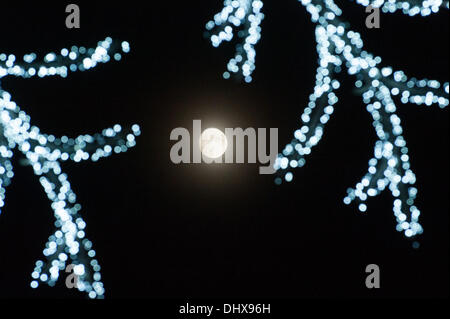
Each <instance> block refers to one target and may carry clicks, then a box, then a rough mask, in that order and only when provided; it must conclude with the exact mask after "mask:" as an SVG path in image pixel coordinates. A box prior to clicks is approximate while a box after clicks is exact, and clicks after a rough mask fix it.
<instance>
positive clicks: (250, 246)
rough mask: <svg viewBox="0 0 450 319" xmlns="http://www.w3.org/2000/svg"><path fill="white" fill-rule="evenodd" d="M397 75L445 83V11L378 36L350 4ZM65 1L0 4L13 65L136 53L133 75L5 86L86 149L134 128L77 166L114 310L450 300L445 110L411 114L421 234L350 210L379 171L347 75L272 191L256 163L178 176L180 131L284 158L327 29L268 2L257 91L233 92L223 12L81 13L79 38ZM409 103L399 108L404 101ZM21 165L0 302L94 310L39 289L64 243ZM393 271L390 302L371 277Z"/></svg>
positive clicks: (72, 168) (407, 116)
mask: <svg viewBox="0 0 450 319" xmlns="http://www.w3.org/2000/svg"><path fill="white" fill-rule="evenodd" d="M338 2H339V4H340V5H341V7H342V8H343V9H344V20H347V21H349V22H350V23H351V25H352V28H353V29H354V30H356V31H359V32H360V33H361V35H362V38H363V40H364V42H365V45H366V48H367V50H368V51H370V52H373V53H374V54H376V55H379V56H381V57H382V58H383V62H384V65H392V66H393V67H394V68H395V69H401V70H404V71H405V72H406V73H407V74H409V75H412V76H416V77H417V78H419V79H421V78H430V79H437V80H440V81H442V82H445V81H448V79H449V65H448V56H449V43H448V33H449V32H448V31H449V22H448V12H447V11H445V10H443V12H441V13H439V14H437V15H432V16H430V17H427V18H418V17H415V18H411V17H407V16H404V15H402V14H389V15H388V14H383V15H382V17H381V28H380V29H378V30H375V29H371V30H368V29H367V28H366V27H365V25H364V22H365V18H366V14H365V12H364V8H363V7H362V6H359V5H357V4H355V3H353V2H351V1H338ZM67 4H69V3H64V2H60V3H59V4H57V5H56V4H48V3H41V2H39V3H37V2H33V3H29V2H23V3H22V4H12V3H8V4H6V3H2V8H1V9H0V10H1V13H0V14H1V18H0V30H2V32H1V38H2V39H1V42H0V53H3V52H4V53H8V54H9V53H14V54H15V55H16V56H23V54H25V53H30V52H36V53H38V54H40V56H42V55H43V54H46V53H48V52H50V51H56V50H60V49H61V48H63V47H70V46H72V45H80V46H81V45H83V46H86V47H92V46H95V45H96V43H97V41H99V40H103V39H104V38H105V37H107V36H111V37H112V38H114V39H118V40H126V41H128V42H130V44H131V53H130V54H129V55H126V56H125V57H124V59H123V60H122V61H120V62H111V63H108V64H104V65H100V66H98V67H97V68H95V69H94V70H92V71H87V72H78V73H72V74H70V76H69V77H68V78H66V79H62V78H59V77H55V78H51V77H49V78H45V79H19V78H7V79H4V80H3V81H2V82H1V85H2V87H3V88H4V89H5V90H6V91H8V92H10V93H11V94H12V98H13V99H14V100H15V101H16V102H17V104H18V105H19V106H20V107H21V108H22V109H23V110H24V111H26V112H27V113H28V114H29V115H30V116H31V120H32V124H34V125H37V126H39V127H40V128H41V131H42V132H45V133H48V134H54V135H56V136H62V135H68V136H72V137H76V136H78V135H80V134H85V133H90V134H92V133H95V132H99V131H101V130H102V129H103V128H106V127H111V126H112V125H114V124H116V123H120V124H121V125H123V126H129V125H132V124H134V123H138V124H139V125H140V126H141V129H142V135H141V136H140V137H139V139H138V144H137V147H136V148H134V149H131V150H130V151H129V152H127V153H125V154H120V155H116V156H112V157H110V158H107V159H103V160H101V161H99V162H97V163H92V162H83V163H79V164H76V163H71V162H67V163H64V164H63V170H64V171H65V172H66V173H67V174H68V176H69V180H70V182H71V185H72V188H73V190H74V191H75V193H76V194H77V196H78V202H79V203H80V204H81V205H82V207H83V210H82V216H83V217H84V219H85V221H86V222H87V225H88V226H87V237H88V238H89V239H90V240H92V241H93V243H94V248H95V250H96V251H97V258H98V260H99V262H100V264H101V266H102V275H103V278H102V279H103V282H104V284H105V288H106V297H107V298H124V297H125V298H128V297H140V298H141V297H143V298H155V297H164V298H166V297H167V298H188V297H189V298H196V297H197V298H204V297H206V298H208V297H223V298H228V297H254V298H278V297H289V298H304V297H321V298H322V297H326V298H335V297H445V296H448V293H449V285H448V284H449V270H448V269H449V220H448V212H449V207H448V205H449V201H448V194H449V188H448V187H449V182H448V181H449V171H448V157H449V152H448V150H449V145H448V110H441V109H439V108H438V107H437V106H435V105H433V106H432V107H425V106H417V105H411V104H406V105H403V104H401V103H398V106H399V107H398V114H399V116H400V117H401V118H402V124H403V128H404V137H405V139H406V141H407V143H408V148H409V151H410V153H409V155H410V160H411V165H412V169H413V170H414V171H415V173H416V176H417V188H418V190H419V193H418V196H417V200H416V204H417V206H418V207H419V209H420V210H421V212H422V214H421V223H422V225H423V227H424V234H423V235H421V236H420V237H419V238H417V239H415V240H417V241H418V242H419V243H420V248H419V249H413V248H412V243H413V241H412V240H408V239H406V238H405V237H404V236H403V234H402V233H398V232H397V231H395V226H396V221H395V218H394V216H393V212H392V202H393V199H392V196H391V194H390V192H388V191H385V192H384V193H382V195H381V196H378V197H375V198H372V199H370V200H369V202H368V206H369V208H368V210H367V212H366V213H360V212H359V211H358V209H357V206H356V205H350V206H346V205H344V203H343V201H342V200H343V198H344V197H345V195H346V189H347V188H349V187H353V186H354V185H355V184H356V183H357V182H359V181H360V178H361V177H362V176H363V175H364V174H365V173H366V171H367V162H368V160H369V159H370V158H371V157H372V154H373V146H374V143H375V141H376V134H375V132H374V130H373V127H372V119H371V117H370V114H369V113H368V112H367V111H366V110H365V105H364V104H363V103H362V100H361V98H360V97H359V96H357V95H355V94H354V91H353V82H354V78H351V77H349V76H347V75H346V74H345V73H344V72H343V73H342V74H341V76H340V79H341V83H342V87H341V89H340V90H339V91H338V93H337V94H338V96H339V99H340V100H339V103H338V104H337V105H336V108H335V114H334V116H333V118H332V119H331V120H330V122H329V123H328V125H327V126H326V128H325V134H324V138H323V140H322V141H321V142H320V144H319V145H318V146H317V147H316V148H315V149H314V150H313V152H312V154H311V155H310V156H309V157H308V158H307V164H306V165H305V167H303V168H301V169H297V170H296V171H295V177H294V178H295V179H294V181H295V182H294V183H291V184H283V185H282V186H276V185H275V184H274V176H270V175H259V174H258V166H259V165H257V164H226V165H206V164H196V165H187V164H185V165H175V164H173V163H172V162H171V161H170V158H169V152H170V148H171V147H172V145H173V144H174V142H172V141H170V139H169V136H170V132H171V131H172V129H174V128H176V127H185V128H187V129H189V130H192V120H194V119H201V120H202V125H203V127H204V128H206V127H210V126H214V127H218V128H219V129H224V128H225V127H230V128H234V127H243V128H247V127H254V128H270V127H276V128H279V148H280V149H281V148H282V147H283V146H284V145H285V144H286V143H287V142H289V141H290V140H291V138H292V134H293V132H294V130H295V129H296V128H298V127H299V126H300V123H301V121H300V115H301V114H302V111H303V109H304V107H305V106H306V104H307V101H308V96H309V95H310V94H311V92H312V89H313V86H314V77H315V69H316V62H317V55H316V51H315V45H316V42H315V39H314V24H313V23H311V21H310V20H309V14H307V13H306V12H305V10H304V8H303V7H302V6H301V5H300V4H299V3H298V2H297V1H294V0H284V1H274V0H272V1H265V6H264V9H263V11H264V13H265V14H266V19H265V20H264V21H263V24H262V28H263V31H262V32H263V33H262V41H261V42H260V43H259V44H258V45H257V46H256V49H257V58H256V59H257V61H256V63H257V69H256V71H255V73H254V81H253V82H252V83H251V84H246V83H244V82H243V81H241V80H240V79H230V80H224V79H223V78H222V73H223V72H224V71H225V68H226V63H227V61H228V59H229V58H230V57H231V55H233V54H234V45H233V44H225V46H223V47H221V48H220V49H214V48H213V47H212V46H211V45H210V41H209V40H208V39H206V38H205V37H204V33H203V32H204V26H205V24H206V22H208V21H209V19H211V18H212V16H213V14H215V13H216V12H218V11H219V10H220V9H221V8H222V1H219V0H217V1H211V0H198V1H155V2H153V1H148V2H146V4H144V3H143V2H131V1H126V2H119V3H117V4H113V3H112V2H106V1H103V2H96V4H81V3H80V8H81V29H79V30H69V29H66V27H65V23H64V22H65V19H66V13H65V7H66V5H67ZM397 102H399V101H397ZM21 163H22V161H21V154H20V153H19V152H17V151H16V152H15V157H14V160H13V165H14V172H15V176H14V179H13V181H12V185H10V186H9V187H8V188H7V190H6V200H5V202H6V205H5V207H4V208H3V209H2V214H1V215H0V297H2V298H4V297H27V298H46V297H52V298H54V297H56V298H85V296H84V294H82V293H79V292H77V291H75V290H68V289H66V288H65V286H64V281H63V280H60V282H59V283H58V284H57V286H56V287H55V288H49V287H46V286H42V285H41V286H40V287H39V289H37V290H32V289H31V288H30V285H29V283H30V281H31V276H30V274H31V272H32V271H33V268H34V263H35V261H36V260H38V259H42V258H43V256H42V249H43V248H44V245H45V242H46V241H47V238H48V236H49V235H51V234H52V233H53V232H54V228H53V222H54V218H53V212H52V210H51V207H50V202H49V200H48V199H47V197H46V194H45V192H44V191H43V189H42V187H41V185H40V184H39V180H38V177H36V176H35V175H34V174H33V171H32V168H31V167H29V166H23V165H21ZM372 263H375V264H377V265H379V266H380V269H381V289H378V290H369V289H367V288H366V286H365V278H366V273H365V267H366V265H368V264H372Z"/></svg>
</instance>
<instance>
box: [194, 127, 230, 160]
mask: <svg viewBox="0 0 450 319" xmlns="http://www.w3.org/2000/svg"><path fill="white" fill-rule="evenodd" d="M227 147H228V141H227V137H226V136H225V134H224V133H223V132H222V131H221V130H219V129H216V128H208V129H206V130H204V131H203V133H202V135H201V136H200V151H201V152H202V154H203V155H204V156H206V157H209V158H212V159H215V158H219V157H221V156H222V155H223V154H224V153H225V151H226V150H227Z"/></svg>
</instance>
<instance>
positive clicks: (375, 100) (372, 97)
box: [219, 0, 449, 237]
mask: <svg viewBox="0 0 450 319" xmlns="http://www.w3.org/2000/svg"><path fill="white" fill-rule="evenodd" d="M299 2H301V4H302V5H303V6H304V7H305V9H306V11H307V12H308V13H309V14H310V15H311V20H312V22H313V23H314V24H316V31H315V36H316V42H317V53H318V56H319V60H318V65H319V66H318V68H317V73H316V83H315V87H314V91H313V93H312V94H311V95H310V97H309V103H308V104H307V106H306V108H305V110H304V112H303V114H302V116H301V120H302V123H303V124H302V126H301V127H300V128H299V129H297V130H296V131H295V133H294V139H293V140H292V141H291V143H289V144H287V145H286V147H285V148H284V149H283V151H282V154H280V155H279V156H278V158H277V160H276V162H275V169H276V170H277V172H278V177H277V178H276V180H275V182H276V184H278V185H279V184H281V183H282V182H283V181H286V182H292V181H293V179H294V174H293V172H292V170H293V169H295V168H298V167H302V166H304V165H305V157H306V156H307V155H309V154H310V153H311V151H312V148H313V147H314V146H316V145H317V144H318V143H319V142H320V140H321V138H322V136H323V133H324V127H325V125H326V123H327V122H328V121H329V120H330V118H331V115H332V114H333V113H334V110H335V108H334V107H335V104H336V103H337V102H338V97H337V95H336V94H335V91H336V90H337V89H339V87H340V83H339V81H338V80H337V79H336V78H335V75H336V74H337V73H340V72H341V71H342V70H343V69H345V70H346V71H347V73H348V74H349V75H352V76H355V77H356V81H355V87H356V88H357V89H358V91H359V94H360V95H361V97H362V100H363V102H364V104H365V105H366V109H367V111H368V112H369V113H370V114H371V116H372V118H373V126H374V128H375V131H376V134H377V137H378V140H377V141H376V143H375V148H374V157H373V158H372V159H370V161H369V169H368V172H367V174H366V175H365V176H364V177H363V178H362V180H361V181H360V182H359V183H358V184H357V185H356V187H355V188H350V189H348V191H347V196H346V197H345V198H344V203H345V204H350V203H352V202H356V203H357V205H358V208H359V210H360V211H361V212H365V211H366V210H367V204H366V201H367V199H368V198H370V197H374V196H377V195H378V194H380V193H381V192H382V191H383V190H385V189H386V188H388V189H389V190H390V191H391V193H392V196H393V197H394V206H393V211H394V215H395V218H396V220H397V230H398V231H402V232H403V233H404V234H405V236H406V237H413V236H415V235H418V234H421V233H422V232H423V228H422V226H421V225H420V223H419V216H420V211H419V209H418V208H417V207H416V206H415V205H414V200H415V197H416V195H417V188H416V187H415V186H414V185H415V182H416V177H415V174H414V172H413V171H412V169H411V164H410V162H409V155H408V148H407V146H406V141H405V139H404V137H403V136H402V133H403V128H402V126H401V119H400V117H399V116H398V115H397V112H396V111H397V106H396V104H395V102H394V101H393V97H395V96H398V97H399V99H400V101H401V102H402V103H413V104H417V105H425V106H431V105H433V104H435V105H438V106H439V107H440V108H446V107H447V106H448V104H449V98H448V96H449V84H448V82H447V83H441V82H439V81H436V80H429V79H422V80H418V79H416V78H414V77H408V76H407V75H406V74H405V73H404V72H403V71H400V70H399V71H396V70H394V69H393V68H392V67H389V66H386V67H381V66H380V65H381V61H382V59H381V58H380V57H378V56H374V55H373V54H371V53H369V52H367V51H365V50H364V44H363V41H362V39H361V36H360V34H359V33H358V32H355V31H352V30H350V28H349V26H348V23H344V22H343V21H341V20H340V19H339V16H340V15H341V14H342V10H341V9H340V8H339V7H338V6H337V5H336V4H335V3H334V1H333V0H299ZM357 2H358V3H360V4H362V5H363V6H368V5H373V6H374V7H382V8H383V11H384V12H395V11H397V10H399V9H401V12H402V13H404V14H408V15H410V16H414V15H417V14H421V15H422V16H427V15H429V14H432V13H436V12H438V11H439V9H441V8H447V9H448V4H449V1H441V0H429V1H412V0H410V1H395V0H389V1H384V0H374V1H368V0H357ZM226 5H227V3H226ZM228 23H230V22H228ZM220 25H221V26H222V27H223V23H221V24H220ZM219 44H220V43H219Z"/></svg>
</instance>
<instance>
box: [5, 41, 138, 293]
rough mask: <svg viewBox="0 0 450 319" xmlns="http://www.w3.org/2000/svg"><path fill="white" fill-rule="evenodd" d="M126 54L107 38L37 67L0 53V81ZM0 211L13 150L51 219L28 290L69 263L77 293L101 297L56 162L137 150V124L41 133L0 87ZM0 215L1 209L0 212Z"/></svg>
mask: <svg viewBox="0 0 450 319" xmlns="http://www.w3.org/2000/svg"><path fill="white" fill-rule="evenodd" d="M129 51H130V45H129V44H128V43H127V42H122V43H121V44H118V43H116V42H113V41H112V39H111V38H106V39H105V40H104V41H101V42H99V43H98V46H97V47H96V48H95V49H94V48H90V49H86V48H84V47H75V46H73V47H72V48H70V49H62V50H61V52H60V54H56V53H49V54H47V55H46V56H45V58H44V61H43V62H37V60H36V54H34V53H31V54H27V55H25V56H24V57H23V59H22V60H23V61H19V60H18V59H17V58H16V57H15V56H14V55H12V54H11V55H6V54H0V79H1V78H3V77H6V76H9V75H13V76H19V77H23V78H31V77H36V76H37V77H40V78H43V77H46V76H52V75H59V76H61V77H66V76H67V75H68V73H69V72H75V71H85V70H89V69H91V68H94V67H95V66H97V65H98V64H99V63H106V62H109V61H110V60H111V56H112V57H113V59H115V60H120V59H121V57H122V54H123V53H128V52H129ZM0 130H1V131H2V132H3V134H1V135H0V209H1V208H2V207H3V206H4V204H5V203H4V200H5V191H6V189H5V188H6V187H7V186H8V184H9V183H10V182H11V179H12V178H13V176H14V173H13V167H12V164H11V161H10V159H11V158H12V156H13V150H14V149H15V150H17V151H20V152H22V153H23V154H24V155H25V156H26V158H27V160H28V161H27V162H28V163H29V165H31V166H32V168H33V170H34V173H35V175H37V176H39V177H40V178H39V181H40V183H41V185H42V187H43V188H44V190H45V192H46V194H47V196H48V198H49V199H50V201H51V207H52V209H53V211H54V215H55V219H56V222H55V227H56V231H55V232H54V234H53V235H51V236H50V237H49V239H48V242H47V243H46V245H45V249H44V251H43V253H44V256H45V257H46V261H45V262H44V261H41V260H39V261H37V262H36V264H35V268H34V271H33V273H32V275H31V276H32V278H33V279H32V282H31V287H32V288H37V287H38V286H39V284H40V283H46V284H48V285H49V286H54V285H55V283H56V281H57V280H58V278H59V276H60V272H61V271H64V270H65V269H66V266H67V265H69V264H73V265H75V266H74V269H73V271H74V274H75V275H77V276H79V280H78V287H77V288H78V290H80V291H84V292H86V293H87V294H88V296H89V297H90V298H92V299H94V298H103V297H104V293H105V289H104V287H103V283H102V281H101V274H100V265H99V263H98V261H97V260H96V259H95V256H96V252H95V250H94V249H93V247H92V242H91V241H89V240H88V239H87V238H86V233H85V228H86V223H85V221H84V220H83V218H82V217H81V215H80V210H81V206H80V204H78V203H76V195H75V193H74V192H73V191H72V188H71V185H70V183H69V180H68V177H67V175H66V174H65V173H63V171H62V169H61V162H65V161H69V160H71V161H74V162H81V161H85V160H89V159H90V160H92V161H94V162H96V161H98V160H99V159H101V158H103V157H108V156H110V155H112V154H118V153H123V152H126V151H127V150H128V149H129V148H131V147H134V146H135V145H136V136H138V135H140V129H139V126H138V125H134V126H132V128H131V130H129V131H127V130H124V129H122V127H121V126H120V125H115V126H114V127H112V128H108V129H105V130H103V131H102V133H99V134H95V135H87V134H86V135H81V136H79V137H77V138H68V137H67V136H63V137H61V138H57V137H55V136H53V135H47V134H43V133H41V131H40V129H39V128H38V127H36V126H32V125H31V123H30V116H28V115H27V114H26V113H25V112H24V111H22V110H21V109H20V108H19V106H18V105H17V104H16V103H15V102H14V101H13V100H12V97H11V95H10V94H9V93H8V92H6V91H4V90H2V88H1V86H0ZM0 214H1V210H0Z"/></svg>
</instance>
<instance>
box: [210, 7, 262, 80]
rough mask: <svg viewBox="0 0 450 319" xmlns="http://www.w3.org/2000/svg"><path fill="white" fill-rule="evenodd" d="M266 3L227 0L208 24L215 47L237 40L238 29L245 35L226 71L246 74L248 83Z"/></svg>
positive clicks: (252, 68) (227, 77)
mask: <svg viewBox="0 0 450 319" xmlns="http://www.w3.org/2000/svg"><path fill="white" fill-rule="evenodd" d="M262 7H263V2H262V1H261V0H225V2H224V8H223V10H222V11H221V12H219V13H217V14H216V15H215V16H214V19H213V20H211V21H209V22H208V23H207V24H206V29H207V30H208V31H209V32H211V33H212V34H211V36H210V38H211V43H212V45H213V46H214V47H218V46H220V45H221V44H222V42H224V41H228V42H229V41H231V40H233V37H234V36H235V34H236V33H237V36H238V37H239V38H241V39H243V40H242V42H241V43H239V44H237V45H236V54H235V56H234V58H232V59H230V60H229V62H228V65H227V69H228V71H226V72H224V74H223V77H224V78H225V79H229V78H230V72H231V73H234V74H238V73H239V74H242V75H243V77H244V80H245V81H246V82H247V83H249V82H251V81H252V73H253V71H254V70H255V61H256V50H255V45H256V44H257V43H258V41H259V40H260V38H261V22H262V20H263V19H264V14H263V13H262V12H261V9H262ZM236 30H239V31H236Z"/></svg>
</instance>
